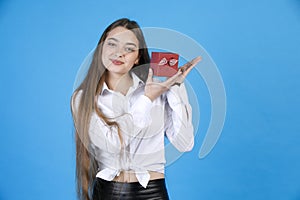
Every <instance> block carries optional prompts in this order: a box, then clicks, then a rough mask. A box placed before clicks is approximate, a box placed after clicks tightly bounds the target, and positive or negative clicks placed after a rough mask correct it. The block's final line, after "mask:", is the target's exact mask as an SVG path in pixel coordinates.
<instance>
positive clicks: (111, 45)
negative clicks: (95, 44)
mask: <svg viewBox="0 0 300 200" xmlns="http://www.w3.org/2000/svg"><path fill="white" fill-rule="evenodd" d="M107 45H108V46H110V47H115V46H117V44H115V43H113V42H108V43H107Z"/></svg>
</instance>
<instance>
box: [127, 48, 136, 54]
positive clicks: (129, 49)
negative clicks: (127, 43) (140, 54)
mask: <svg viewBox="0 0 300 200" xmlns="http://www.w3.org/2000/svg"><path fill="white" fill-rule="evenodd" d="M125 51H126V52H128V53H131V52H134V51H135V49H134V48H132V47H126V48H125Z"/></svg>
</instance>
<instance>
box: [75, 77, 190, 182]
mask: <svg viewBox="0 0 300 200" xmlns="http://www.w3.org/2000/svg"><path fill="white" fill-rule="evenodd" d="M131 75H132V78H133V86H131V87H130V88H129V90H128V92H127V94H126V95H123V94H121V93H119V92H115V91H113V90H110V89H109V88H108V87H107V85H106V84H105V83H104V84H103V87H102V91H101V93H100V95H99V97H98V102H97V103H98V107H99V109H100V110H101V111H102V113H103V114H104V115H105V116H106V117H108V118H109V119H110V121H116V122H117V123H118V125H119V128H120V130H121V131H120V132H121V136H122V139H123V144H122V145H121V142H120V138H119V135H118V129H117V127H113V126H108V125H107V124H105V122H104V121H103V120H102V119H101V118H100V117H99V116H98V115H97V114H96V112H93V113H92V116H91V120H90V126H89V136H90V139H91V143H92V149H93V151H94V154H95V157H96V160H97V161H98V164H99V171H98V173H97V175H96V177H99V178H102V179H104V180H108V181H111V180H113V179H114V178H115V177H116V176H118V175H119V173H120V172H121V171H123V170H125V171H128V170H130V171H134V172H135V175H136V178H137V180H138V181H139V183H140V184H141V185H142V186H143V187H146V186H147V184H148V182H149V180H150V175H149V173H148V171H155V172H160V173H164V165H165V163H166V160H165V152H164V138H165V137H164V136H165V135H166V136H167V137H168V139H169V141H170V142H171V143H172V144H173V145H174V146H175V147H176V148H177V149H178V150H179V151H181V152H184V151H190V150H191V149H192V147H193V145H194V134H193V125H192V110H191V106H190V104H189V102H188V97H187V93H186V89H185V86H184V84H181V85H180V86H172V87H171V88H170V89H169V90H168V91H167V92H166V93H164V94H163V95H161V96H160V97H159V98H157V99H155V100H154V101H153V102H152V101H151V100H150V99H149V98H148V97H146V96H145V95H144V88H145V83H144V82H143V81H142V80H140V79H139V78H138V77H137V76H136V75H135V74H134V73H131ZM77 97H79V98H76V99H80V91H79V93H78V95H77ZM76 102H77V103H76ZM75 103H76V104H77V105H78V100H76V101H75ZM122 146H123V148H122Z"/></svg>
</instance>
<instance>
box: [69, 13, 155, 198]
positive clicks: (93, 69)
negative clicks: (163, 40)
mask: <svg viewBox="0 0 300 200" xmlns="http://www.w3.org/2000/svg"><path fill="white" fill-rule="evenodd" d="M120 26H121V27H124V28H126V29H128V30H131V31H132V32H133V33H134V34H135V36H136V37H137V39H138V41H139V62H138V65H143V70H137V71H136V72H135V73H136V75H137V76H139V77H140V78H141V79H142V80H143V81H146V78H147V75H148V69H149V65H148V64H149V62H150V58H149V54H148V49H147V46H146V42H145V39H144V36H143V33H142V31H141V29H140V26H139V25H138V24H137V23H136V22H135V21H131V20H129V19H127V18H122V19H119V20H117V21H115V22H113V23H112V24H111V25H109V26H108V27H107V28H106V29H105V31H104V32H103V34H102V36H101V38H100V40H99V42H98V45H97V47H96V49H95V51H94V55H93V60H92V62H91V65H90V67H89V70H88V72H87V75H86V77H85V79H84V80H83V82H82V83H81V84H80V85H79V87H78V88H77V89H76V90H75V91H74V93H73V95H72V98H71V110H72V115H73V120H74V125H75V131H76V136H75V143H76V185H77V196H78V199H80V200H89V199H90V198H91V194H92V186H93V180H94V177H95V175H96V172H97V168H98V163H99V161H98V162H97V161H96V160H95V157H94V155H93V154H92V151H91V149H90V148H91V145H90V144H91V141H90V138H89V134H88V130H89V123H90V118H91V114H92V112H93V111H95V112H96V113H97V114H98V116H99V117H101V118H102V119H103V121H104V122H105V123H106V124H107V125H109V126H117V127H118V124H117V123H116V122H114V121H110V120H109V119H108V118H107V117H105V116H104V114H103V113H102V112H101V110H100V109H99V108H98V107H97V105H96V102H97V96H98V95H99V93H100V91H101V89H102V85H103V82H104V80H105V77H104V76H105V71H106V69H105V67H104V65H103V63H102V59H101V55H102V46H103V43H104V41H105V39H106V37H107V35H108V34H109V32H110V31H111V30H113V29H114V28H116V27H120ZM136 66H137V65H136ZM136 66H133V68H132V69H134V68H135V67H136ZM79 91H80V92H81V95H80V96H81V98H80V99H79V102H78V106H76V111H75V110H74V105H75V104H74V103H75V102H74V100H75V99H76V95H77V93H78V92H79ZM118 130H120V129H119V128H118ZM119 138H120V141H121V143H122V136H121V133H120V131H119Z"/></svg>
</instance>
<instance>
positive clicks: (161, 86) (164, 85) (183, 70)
mask: <svg viewBox="0 0 300 200" xmlns="http://www.w3.org/2000/svg"><path fill="white" fill-rule="evenodd" d="M201 59H202V58H201V57H200V56H198V57H196V58H194V59H193V60H192V61H190V62H187V63H186V64H185V65H183V66H182V67H180V68H179V70H178V72H177V73H176V74H175V75H174V76H172V77H170V78H168V79H167V80H166V81H164V82H154V81H153V71H152V69H151V68H150V69H149V73H148V78H147V81H146V86H145V96H147V97H148V98H149V99H150V100H151V101H154V100H155V99H156V98H157V97H159V96H160V95H162V94H163V93H164V92H166V91H167V90H169V88H170V87H171V86H173V85H175V84H180V83H182V82H183V81H184V79H185V77H186V76H187V75H188V73H189V72H190V71H191V70H192V69H193V68H194V67H195V66H196V65H197V63H198V62H200V61H201Z"/></svg>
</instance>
